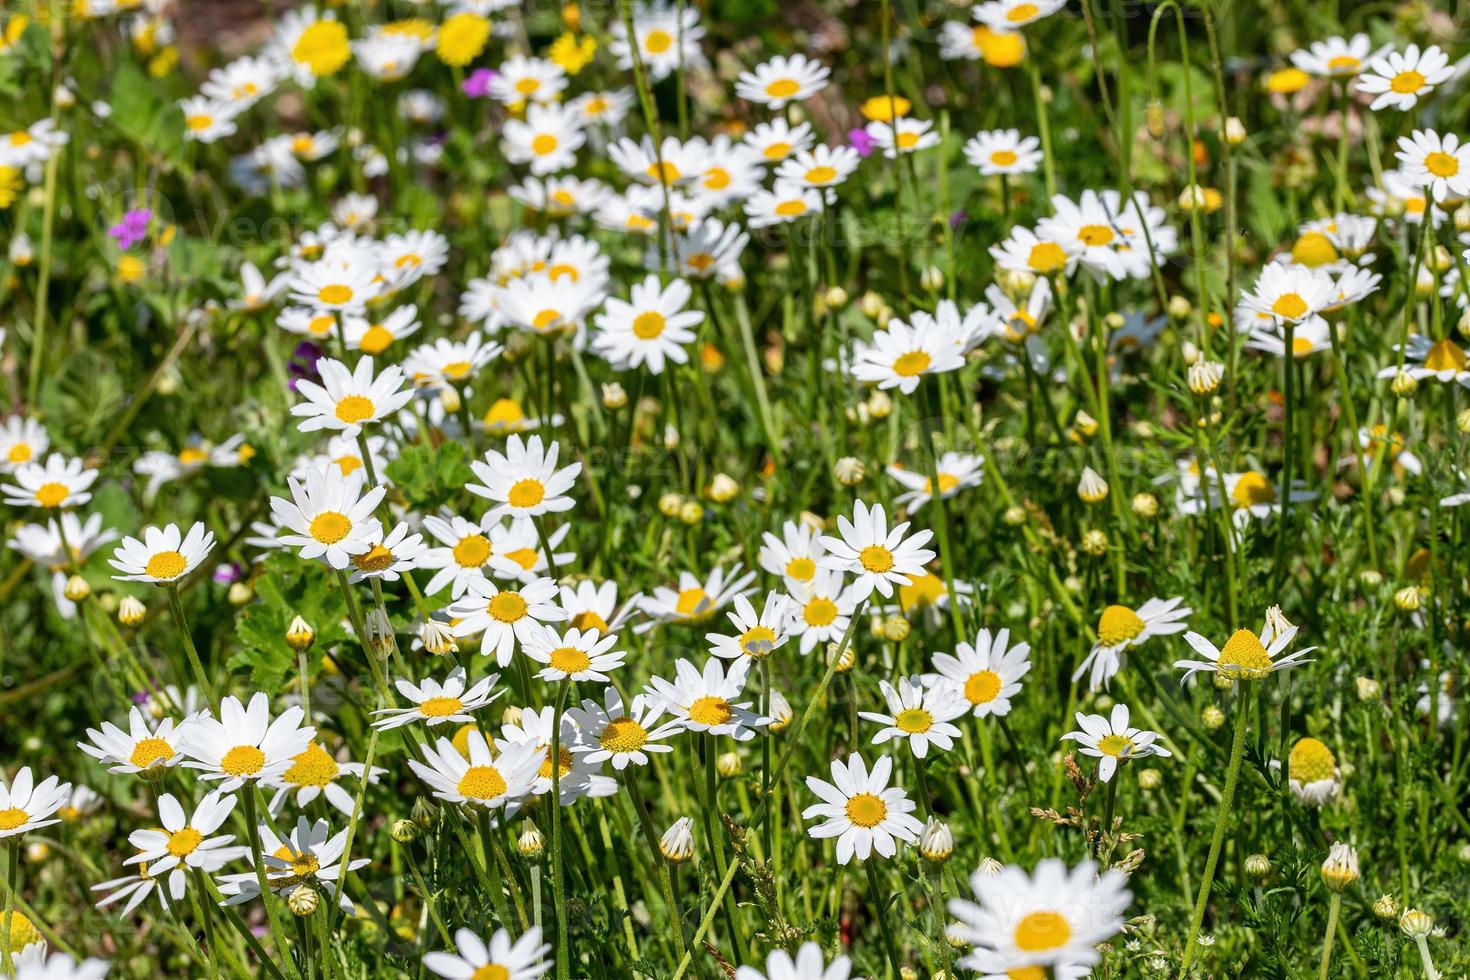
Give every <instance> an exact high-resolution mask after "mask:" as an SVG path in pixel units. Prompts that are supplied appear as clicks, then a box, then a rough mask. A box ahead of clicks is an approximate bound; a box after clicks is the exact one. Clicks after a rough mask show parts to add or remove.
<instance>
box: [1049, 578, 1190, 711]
mask: <svg viewBox="0 0 1470 980" xmlns="http://www.w3.org/2000/svg"><path fill="white" fill-rule="evenodd" d="M1183 602H1184V600H1183V599H1180V598H1174V599H1149V600H1148V601H1147V602H1145V603H1144V604H1143V605H1141V606H1139V607H1138V608H1137V609H1132V608H1130V607H1128V606H1120V605H1117V604H1114V605H1111V606H1108V607H1107V608H1106V609H1104V610H1103V611H1102V616H1100V617H1099V618H1098V621H1097V642H1096V643H1094V644H1093V646H1092V650H1091V651H1090V652H1089V653H1088V654H1087V656H1086V657H1084V658H1083V660H1082V663H1080V664H1078V665H1077V670H1076V671H1075V672H1074V673H1073V674H1072V680H1074V681H1076V680H1080V679H1081V678H1082V675H1083V674H1089V673H1090V675H1091V676H1090V677H1089V679H1088V684H1089V687H1090V689H1091V690H1094V691H1096V690H1097V689H1098V688H1100V687H1104V686H1106V685H1107V683H1108V681H1110V680H1112V679H1113V677H1114V676H1116V675H1117V673H1118V671H1120V670H1122V669H1123V653H1124V651H1126V650H1127V649H1128V648H1129V647H1136V646H1140V645H1142V644H1143V643H1145V642H1147V641H1148V639H1149V638H1150V637H1154V636H1172V635H1173V634H1175V633H1182V632H1184V631H1185V630H1186V629H1188V628H1189V624H1188V623H1186V622H1184V619H1185V617H1187V616H1188V615H1190V614H1191V613H1192V612H1194V610H1193V609H1191V608H1189V607H1188V606H1185V605H1182V603H1183Z"/></svg>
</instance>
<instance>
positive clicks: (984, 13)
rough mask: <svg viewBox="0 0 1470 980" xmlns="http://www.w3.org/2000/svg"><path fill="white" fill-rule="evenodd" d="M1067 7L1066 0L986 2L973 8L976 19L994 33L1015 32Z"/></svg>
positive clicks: (972, 11) (999, 0)
mask: <svg viewBox="0 0 1470 980" xmlns="http://www.w3.org/2000/svg"><path fill="white" fill-rule="evenodd" d="M1065 6H1066V0H986V2H985V3H979V4H976V5H975V6H974V8H972V10H971V13H972V14H973V15H974V17H975V19H976V20H978V21H980V22H981V23H982V24H985V25H986V26H987V27H989V28H990V29H991V30H994V31H1014V30H1019V29H1020V28H1022V27H1025V26H1026V25H1027V24H1034V23H1036V22H1037V21H1038V20H1041V19H1042V18H1044V17H1050V16H1051V15H1052V14H1054V13H1056V12H1057V11H1059V10H1061V9H1062V8H1063V7H1065Z"/></svg>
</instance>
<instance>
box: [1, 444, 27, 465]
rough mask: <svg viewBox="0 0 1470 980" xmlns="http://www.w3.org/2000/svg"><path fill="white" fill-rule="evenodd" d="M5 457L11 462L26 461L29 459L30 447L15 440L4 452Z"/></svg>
mask: <svg viewBox="0 0 1470 980" xmlns="http://www.w3.org/2000/svg"><path fill="white" fill-rule="evenodd" d="M5 459H6V461H7V462H11V463H28V462H30V460H31V447H30V446H28V445H26V444H25V443H23V442H17V443H16V444H15V445H13V446H11V447H10V451H9V452H8V453H6V454H5Z"/></svg>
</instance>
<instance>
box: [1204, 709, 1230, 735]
mask: <svg viewBox="0 0 1470 980" xmlns="http://www.w3.org/2000/svg"><path fill="white" fill-rule="evenodd" d="M1199 720H1200V724H1202V725H1204V726H1205V730H1206V731H1211V732H1216V731H1219V730H1220V726H1221V725H1223V724H1225V712H1223V711H1221V710H1220V709H1219V708H1217V707H1215V706H1214V705H1213V704H1208V705H1205V710H1203V711H1201V712H1200V714H1199Z"/></svg>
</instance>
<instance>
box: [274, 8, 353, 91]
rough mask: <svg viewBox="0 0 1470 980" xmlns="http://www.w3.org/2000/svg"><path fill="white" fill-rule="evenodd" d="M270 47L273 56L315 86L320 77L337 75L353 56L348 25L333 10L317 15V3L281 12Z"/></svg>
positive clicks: (301, 81) (302, 82)
mask: <svg viewBox="0 0 1470 980" xmlns="http://www.w3.org/2000/svg"><path fill="white" fill-rule="evenodd" d="M269 51H270V57H271V60H272V61H274V62H275V63H276V64H279V65H284V66H285V67H286V70H287V71H288V72H290V73H291V74H292V75H293V76H294V77H295V79H296V83H297V84H298V85H302V86H304V87H306V88H312V87H314V86H315V85H316V80H317V79H318V78H324V77H326V76H328V75H335V74H336V73H337V72H339V71H341V70H342V67H343V66H344V65H346V64H347V62H348V61H349V60H351V58H352V48H351V45H350V43H349V41H348V37H347V28H346V27H345V26H344V25H343V24H342V23H340V22H339V21H338V20H337V18H336V14H334V13H332V12H331V11H330V10H329V11H324V12H323V13H321V14H320V15H318V13H317V9H316V6H315V5H314V4H307V5H306V6H304V7H299V8H297V9H295V10H288V11H286V12H285V13H284V14H282V15H281V19H280V21H279V22H278V23H277V24H276V33H275V37H274V38H272V39H271V42H270V45H269Z"/></svg>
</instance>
